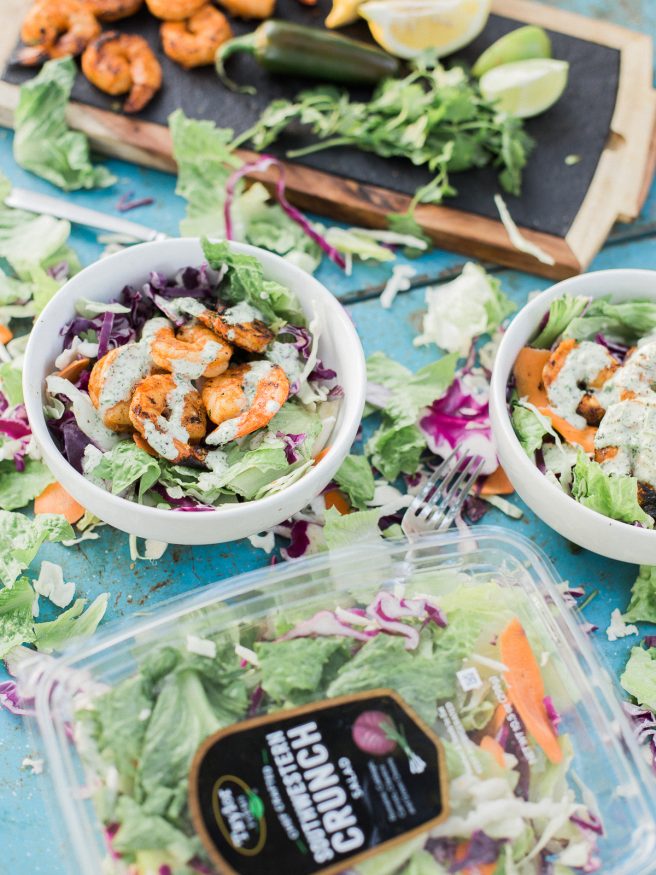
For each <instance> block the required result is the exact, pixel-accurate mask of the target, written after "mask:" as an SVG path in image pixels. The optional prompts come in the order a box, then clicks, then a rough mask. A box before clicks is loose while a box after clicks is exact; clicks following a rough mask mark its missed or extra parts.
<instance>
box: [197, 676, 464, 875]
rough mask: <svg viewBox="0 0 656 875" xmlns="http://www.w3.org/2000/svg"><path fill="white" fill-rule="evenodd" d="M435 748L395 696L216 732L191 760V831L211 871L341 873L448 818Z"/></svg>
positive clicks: (361, 698) (431, 736)
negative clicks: (208, 857)
mask: <svg viewBox="0 0 656 875" xmlns="http://www.w3.org/2000/svg"><path fill="white" fill-rule="evenodd" d="M446 788H447V775H446V768H445V764H444V754H443V750H442V747H441V744H440V740H439V738H438V737H437V735H435V733H434V732H433V731H432V730H431V729H430V728H429V727H428V726H427V725H426V724H425V723H424V722H423V721H422V720H421V719H420V718H419V717H418V716H417V714H415V713H414V711H412V709H410V708H409V707H408V705H406V703H405V702H404V701H403V700H402V699H401V697H400V696H398V695H397V694H396V693H394V692H393V691H391V690H373V691H371V692H366V693H358V694H355V695H349V696H342V697H339V698H335V699H329V700H326V701H322V702H315V703H312V704H310V705H304V706H303V707H300V708H294V709H291V710H289V711H279V712H277V713H274V714H268V715H265V716H262V717H256V718H253V719H252V720H246V721H244V722H242V723H239V724H236V725H234V726H230V727H227V728H226V729H222V730H219V732H217V733H215V734H214V735H213V736H211V737H210V738H208V739H206V741H205V742H204V743H203V744H202V745H201V746H200V748H199V749H198V751H197V753H196V756H195V758H194V761H193V764H192V767H191V773H190V786H189V800H190V808H191V814H192V819H193V823H194V827H195V829H196V831H197V833H198V834H199V836H200V838H201V840H202V842H203V844H204V846H205V848H206V850H207V852H208V854H209V856H210V858H211V859H212V861H213V862H214V863H215V865H216V866H217V868H218V870H219V872H230V873H238V875H261V873H262V872H266V871H276V872H285V875H310V873H315V872H322V873H329V872H340V871H342V870H343V869H345V868H348V866H350V865H353V864H354V863H355V862H356V861H358V860H361V859H363V858H365V857H368V856H371V855H373V854H375V853H377V852H378V851H380V850H382V849H383V848H389V847H390V846H391V845H393V844H395V843H397V842H401V841H405V840H407V839H408V838H410V837H411V836H412V835H414V834H416V833H420V832H423V831H426V830H428V829H429V828H431V827H432V826H434V825H435V824H437V823H439V822H440V821H441V820H442V819H444V818H445V817H446V816H447V814H448V804H447V789H446Z"/></svg>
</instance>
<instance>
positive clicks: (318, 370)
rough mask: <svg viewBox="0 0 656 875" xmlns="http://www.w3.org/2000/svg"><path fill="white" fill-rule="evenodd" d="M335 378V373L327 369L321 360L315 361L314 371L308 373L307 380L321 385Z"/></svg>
mask: <svg viewBox="0 0 656 875" xmlns="http://www.w3.org/2000/svg"><path fill="white" fill-rule="evenodd" d="M336 376H337V372H336V371H334V370H333V369H332V368H327V367H326V366H325V365H324V363H323V362H322V361H321V359H317V363H316V364H315V366H314V369H313V370H312V371H311V372H310V376H309V377H308V380H313V381H314V382H316V383H323V382H327V381H328V380H334V379H335V377H336Z"/></svg>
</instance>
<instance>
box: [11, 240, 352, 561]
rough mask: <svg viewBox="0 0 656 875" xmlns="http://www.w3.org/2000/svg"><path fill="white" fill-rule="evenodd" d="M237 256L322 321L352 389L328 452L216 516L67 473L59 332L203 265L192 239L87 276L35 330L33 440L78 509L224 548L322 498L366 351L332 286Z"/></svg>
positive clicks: (29, 388) (118, 257) (30, 392)
mask: <svg viewBox="0 0 656 875" xmlns="http://www.w3.org/2000/svg"><path fill="white" fill-rule="evenodd" d="M231 246H232V248H233V249H234V250H235V251H237V252H242V253H246V254H248V255H254V256H256V257H257V258H258V259H259V260H260V262H261V263H262V266H263V268H264V274H265V276H266V277H267V278H268V279H272V280H277V281H278V282H280V283H283V284H284V285H285V286H287V287H288V288H289V289H291V290H292V292H294V293H295V294H296V296H297V297H298V299H299V301H300V303H301V306H302V307H303V310H304V311H305V313H306V314H307V316H308V318H311V316H312V313H313V310H314V309H316V310H317V312H318V313H319V314H321V316H322V323H323V326H322V329H323V330H322V334H321V337H320V340H319V355H320V357H321V358H322V359H323V360H324V362H325V363H326V364H327V365H329V366H330V367H332V368H334V370H335V371H336V372H337V374H338V377H337V379H338V381H339V383H340V384H341V385H342V387H343V388H344V399H343V401H342V403H341V405H340V410H339V415H338V419H337V422H336V423H335V427H334V431H333V434H332V437H331V440H330V449H329V451H328V452H327V454H326V455H325V456H324V458H323V459H322V460H321V461H320V462H319V463H318V464H317V465H315V466H314V467H313V468H311V469H310V470H309V471H308V472H307V473H306V474H305V476H303V477H302V478H301V479H300V480H298V481H297V482H296V483H294V484H292V485H291V486H289V487H288V488H287V489H285V490H283V491H282V492H281V493H280V494H278V495H273V496H269V497H267V498H262V499H260V500H258V501H249V502H244V503H243V504H231V505H226V506H225V507H221V508H218V509H217V511H216V512H215V513H209V512H206V513H180V512H179V511H178V512H176V511H173V510H160V509H157V508H152V507H143V506H142V505H139V504H137V503H135V502H133V501H128V500H126V499H124V498H120V497H119V496H115V495H111V494H110V493H109V492H106V491H105V490H103V489H101V488H99V487H98V486H94V484H93V483H90V482H89V481H88V480H86V479H85V478H84V477H83V476H82V475H81V474H79V473H78V472H77V471H76V470H75V469H74V468H73V467H72V466H71V465H69V463H68V462H67V461H66V459H65V458H64V457H63V456H62V454H61V453H60V452H59V450H58V448H57V446H56V444H55V442H54V441H53V439H52V437H51V435H50V432H49V431H48V428H47V426H46V420H45V417H44V414H43V397H44V380H45V377H46V376H47V375H48V374H49V373H52V371H53V370H54V360H55V358H56V356H57V355H58V354H59V353H60V352H61V342H62V341H61V337H60V335H59V330H60V328H61V327H62V325H64V324H65V323H66V322H67V321H68V320H69V319H70V318H71V317H72V316H73V315H74V306H75V302H76V300H77V299H78V298H80V297H86V298H91V299H93V300H97V301H107V300H110V299H112V298H116V297H117V296H118V295H119V293H120V291H121V289H122V288H123V287H124V286H125V285H128V284H131V285H140V284H142V283H144V282H145V281H146V280H147V279H148V274H149V273H150V271H152V270H157V271H162V272H163V273H165V274H169V275H170V274H173V273H175V272H176V271H177V270H178V269H179V268H181V267H185V266H187V265H199V264H201V263H202V262H203V260H204V259H203V252H202V249H201V247H200V243H199V241H198V240H196V239H191V238H183V239H176V240H163V241H158V242H155V243H143V244H141V245H138V246H133V247H130V248H128V249H124V250H123V251H122V252H118V253H116V254H115V255H112V256H110V257H108V258H105V259H103V260H102V261H98V262H96V263H95V264H92V265H90V266H89V267H87V268H85V269H84V270H83V271H81V272H80V273H78V274H77V275H76V276H74V277H73V278H72V279H71V280H69V282H67V283H66V285H65V286H63V287H62V289H61V290H60V291H59V292H58V293H57V295H56V296H55V297H54V298H53V299H52V300H51V301H50V303H49V304H48V305H47V307H46V308H45V309H44V311H43V313H42V314H41V315H40V316H39V318H38V319H37V320H36V323H35V325H34V328H33V329H32V333H31V335H30V340H29V343H28V345H27V351H26V353H25V366H24V378H23V389H24V393H25V405H26V407H27V415H28V417H29V421H30V425H31V427H32V432H33V434H34V436H35V438H36V440H37V441H38V444H39V446H40V448H41V451H42V453H43V458H44V459H45V461H46V462H47V464H48V466H49V467H50V469H51V471H52V472H53V474H54V476H55V477H56V478H57V480H59V482H60V483H61V484H62V485H63V486H64V488H65V489H67V490H68V492H70V494H71V495H72V496H73V497H74V498H75V499H77V501H79V502H80V504H82V505H83V506H84V507H85V508H87V509H88V510H90V511H92V512H93V513H94V514H96V516H98V517H100V519H102V520H104V521H105V522H107V523H110V524H111V525H113V526H115V527H116V528H117V529H121V530H123V531H124V532H129V533H130V534H135V535H138V536H140V537H143V538H156V539H158V540H160V541H167V542H169V543H173V544H218V543H222V542H224V541H233V540H236V539H237V538H243V537H246V536H247V535H252V534H255V533H256V532H260V531H263V530H264V529H268V528H270V527H271V526H274V525H277V524H278V523H280V522H282V521H283V520H285V519H287V518H289V517H290V516H291V515H292V514H294V513H296V512H298V511H299V510H300V509H301V508H302V507H304V506H305V505H306V504H307V503H308V502H309V501H310V500H311V499H312V498H314V496H316V495H318V494H319V493H320V492H321V490H322V489H324V487H325V486H326V485H327V484H328V483H329V482H330V480H331V479H332V477H333V475H334V474H335V472H336V471H337V469H338V468H339V466H340V464H341V463H342V461H343V459H344V457H345V456H346V455H347V454H348V452H349V449H350V447H351V444H352V442H353V440H354V438H355V434H356V432H357V429H358V426H359V424H360V419H361V416H362V409H363V406H364V395H365V386H366V372H365V364H364V355H363V352H362V346H361V344H360V340H359V338H358V335H357V333H356V331H355V328H354V326H353V323H352V321H351V319H350V318H349V316H348V314H347V313H346V310H345V309H344V308H343V307H342V305H341V304H340V303H339V301H338V300H337V299H336V298H335V297H334V296H333V295H332V294H331V293H330V292H329V291H328V289H326V288H325V286H323V285H322V284H321V283H320V282H318V281H317V280H316V279H314V278H313V277H311V276H309V275H308V274H307V273H305V272H304V271H302V270H300V269H299V268H297V267H294V266H293V265H291V264H289V263H288V262H286V261H284V260H283V259H282V258H280V257H279V256H277V255H272V254H271V253H269V252H265V251H264V250H262V249H258V248H257V247H254V246H246V245H242V244H237V243H234V244H231Z"/></svg>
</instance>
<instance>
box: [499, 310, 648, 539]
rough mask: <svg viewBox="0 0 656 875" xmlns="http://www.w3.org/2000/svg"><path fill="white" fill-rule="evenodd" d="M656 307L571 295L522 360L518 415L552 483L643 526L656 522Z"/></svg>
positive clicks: (513, 395) (520, 431) (514, 410)
mask: <svg viewBox="0 0 656 875" xmlns="http://www.w3.org/2000/svg"><path fill="white" fill-rule="evenodd" d="M655 329H656V304H655V303H654V301H652V300H644V299H627V300H623V301H619V302H615V303H614V302H613V301H611V300H610V296H607V297H601V298H597V299H592V298H589V297H587V296H585V295H577V296H570V295H563V296H562V297H560V298H556V299H555V300H554V301H552V302H551V306H550V308H549V310H548V312H546V313H545V314H544V317H543V320H542V324H541V325H540V327H539V330H538V333H537V334H536V336H535V337H533V338H532V340H531V341H530V343H529V344H528V345H527V346H525V347H523V348H522V349H521V350H520V351H519V354H518V356H517V359H516V360H515V364H514V366H513V373H512V378H511V383H510V386H509V392H510V415H511V421H512V425H513V428H514V430H515V434H516V435H517V437H518V439H519V442H520V443H521V445H522V447H523V448H524V450H525V452H526V453H527V455H528V456H529V458H530V459H531V460H532V461H533V462H535V464H536V465H537V466H538V467H539V468H540V470H541V471H543V473H544V475H545V476H546V477H547V478H549V480H550V481H551V482H552V483H554V484H555V485H556V486H558V487H559V488H561V489H562V490H563V491H564V492H565V493H566V494H567V495H570V496H571V497H572V498H574V499H575V500H576V501H578V502H579V503H580V504H583V505H585V506H586V507H588V508H590V509H591V510H595V511H597V512H598V513H601V514H604V516H607V517H610V518H611V519H615V520H620V521H622V522H625V523H629V524H631V525H634V526H641V527H643V528H647V529H653V528H654V520H655V519H656V438H655V435H656V426H655V422H656V419H655V417H656V391H655V388H656V335H655V334H654V331H655Z"/></svg>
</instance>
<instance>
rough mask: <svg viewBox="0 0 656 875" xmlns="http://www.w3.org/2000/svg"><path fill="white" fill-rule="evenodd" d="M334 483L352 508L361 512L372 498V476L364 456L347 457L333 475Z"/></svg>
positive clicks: (373, 487) (373, 486)
mask: <svg viewBox="0 0 656 875" xmlns="http://www.w3.org/2000/svg"><path fill="white" fill-rule="evenodd" d="M335 481H336V482H337V485H338V486H339V487H340V489H342V490H343V491H344V492H345V493H346V494H347V495H348V497H349V501H350V502H351V504H352V505H353V506H354V507H357V508H358V509H359V510H362V509H363V508H364V507H366V505H367V502H368V501H371V499H372V498H373V497H374V490H375V488H376V487H375V484H374V475H373V472H372V470H371V465H370V464H369V462H368V461H367V460H366V458H365V457H364V456H355V455H349V456H347V457H346V458H345V459H344V461H343V462H342V464H341V465H340V468H339V471H338V472H337V473H336V474H335Z"/></svg>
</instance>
